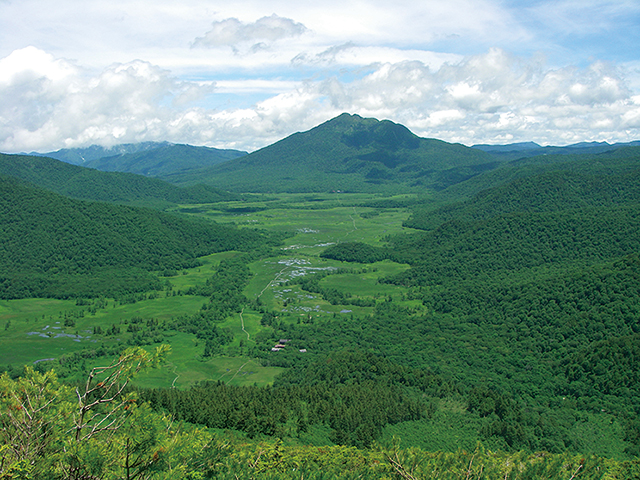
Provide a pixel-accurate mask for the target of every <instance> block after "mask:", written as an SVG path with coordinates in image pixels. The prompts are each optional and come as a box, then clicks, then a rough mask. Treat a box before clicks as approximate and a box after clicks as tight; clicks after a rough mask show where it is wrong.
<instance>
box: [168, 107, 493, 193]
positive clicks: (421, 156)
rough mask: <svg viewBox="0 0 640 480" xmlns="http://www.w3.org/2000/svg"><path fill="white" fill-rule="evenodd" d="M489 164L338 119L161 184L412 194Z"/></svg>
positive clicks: (390, 130)
mask: <svg viewBox="0 0 640 480" xmlns="http://www.w3.org/2000/svg"><path fill="white" fill-rule="evenodd" d="M497 164H498V163H497V162H496V159H495V157H493V156H492V155H490V154H487V153H485V152H482V151H480V150H477V149H472V148H468V147H465V146H463V145H456V144H449V143H446V142H443V141H440V140H434V139H425V138H420V137H418V136H416V135H414V134H413V133H411V132H410V131H409V130H408V129H407V128H406V127H404V126H402V125H399V124H396V123H393V122H390V121H388V120H385V121H378V120H376V119H373V118H362V117H359V116H358V115H349V114H346V113H345V114H342V115H340V116H339V117H336V118H334V119H332V120H329V121H328V122H325V123H323V124H321V125H319V126H317V127H315V128H313V129H311V130H309V131H307V132H300V133H296V134H293V135H291V136H289V137H287V138H285V139H283V140H281V141H279V142H276V143H274V144H273V145H270V146H268V147H265V148H263V149H260V150H258V151H256V152H253V153H251V154H249V155H247V156H246V157H242V158H239V159H236V160H232V161H229V162H225V163H223V164H220V165H217V166H214V167H211V168H207V169H202V170H199V171H197V172H196V171H193V172H191V173H187V174H184V175H183V174H176V175H171V176H166V177H164V178H165V179H166V180H169V181H172V182H175V183H177V184H190V183H193V182H195V181H197V180H199V181H207V182H208V183H210V184H212V185H218V186H221V187H223V188H226V189H229V190H232V191H253V192H313V191H316V192H318V191H331V190H348V191H366V192H374V191H377V192H385V191H386V192H389V191H400V190H404V191H407V190H413V191H418V190H424V189H425V188H434V189H441V188H445V187H446V186H448V185H450V184H453V183H457V182H459V181H462V180H464V179H466V178H468V177H469V176H473V175H476V174H478V173H479V172H482V171H484V170H487V169H491V168H494V167H495V166H497Z"/></svg>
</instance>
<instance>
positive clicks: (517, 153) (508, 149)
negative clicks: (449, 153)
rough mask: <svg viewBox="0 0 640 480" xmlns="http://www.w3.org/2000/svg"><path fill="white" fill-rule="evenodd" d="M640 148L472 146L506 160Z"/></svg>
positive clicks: (599, 144) (607, 145) (598, 144)
mask: <svg viewBox="0 0 640 480" xmlns="http://www.w3.org/2000/svg"><path fill="white" fill-rule="evenodd" d="M632 146H640V141H634V142H626V143H614V144H610V143H607V142H580V143H574V144H573V145H567V146H564V147H556V146H552V145H549V146H546V147H543V146H541V145H538V144H537V143H535V142H522V143H510V144H507V145H488V144H479V145H472V147H471V148H476V149H478V150H482V151H483V152H488V153H491V154H493V155H496V156H498V157H500V158H503V159H505V160H507V159H511V160H513V159H517V158H522V157H533V156H537V155H576V154H598V153H603V152H610V151H613V150H617V149H619V148H622V147H632Z"/></svg>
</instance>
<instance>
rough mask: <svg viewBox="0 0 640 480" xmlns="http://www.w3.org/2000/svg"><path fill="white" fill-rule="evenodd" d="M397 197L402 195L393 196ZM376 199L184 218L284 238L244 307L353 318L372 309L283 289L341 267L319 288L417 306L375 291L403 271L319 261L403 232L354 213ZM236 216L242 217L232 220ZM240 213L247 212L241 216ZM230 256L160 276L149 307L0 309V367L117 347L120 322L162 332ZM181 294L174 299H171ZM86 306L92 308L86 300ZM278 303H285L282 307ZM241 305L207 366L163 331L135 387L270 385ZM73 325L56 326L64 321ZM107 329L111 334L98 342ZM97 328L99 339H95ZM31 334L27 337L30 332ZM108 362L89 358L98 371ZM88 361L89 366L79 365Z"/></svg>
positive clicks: (272, 202)
mask: <svg viewBox="0 0 640 480" xmlns="http://www.w3.org/2000/svg"><path fill="white" fill-rule="evenodd" d="M403 197H406V196H402V197H401V198H403ZM379 199H382V197H379V196H373V195H365V194H344V193H326V194H282V195H278V196H269V197H265V196H247V197H246V198H245V200H244V201H241V202H228V203H224V204H215V205H210V206H207V205H200V206H199V207H198V208H197V209H196V210H197V213H193V212H195V211H196V210H194V209H190V210H189V211H190V212H191V213H190V215H196V216H200V217H204V218H210V219H213V220H215V221H216V222H220V223H235V224H237V225H238V226H240V227H242V228H260V229H265V230H271V231H286V232H290V233H293V234H294V235H293V236H291V237H290V238H288V239H287V240H286V241H285V243H284V245H283V246H282V248H281V249H280V250H279V254H278V255H277V256H274V257H272V258H268V259H262V260H260V261H257V262H254V263H253V264H251V265H250V269H251V271H252V273H253V277H252V278H251V280H250V282H249V284H248V286H247V288H246V289H245V292H244V293H245V295H246V296H247V298H248V299H249V300H250V301H252V302H253V301H254V300H257V299H259V302H260V303H261V305H262V308H266V309H268V310H270V311H278V312H285V313H288V315H283V317H282V318H283V319H285V321H292V322H294V321H297V319H298V318H299V317H300V316H308V315H313V316H315V317H322V316H332V317H333V316H334V315H336V314H337V315H340V312H343V314H344V312H349V313H353V314H354V315H359V314H364V313H368V312H371V309H372V307H357V306H353V305H331V304H329V303H328V302H326V301H325V300H323V299H322V298H321V296H320V295H319V294H316V293H310V292H305V291H303V290H301V289H300V287H299V286H298V285H291V284H290V285H286V284H285V282H286V281H287V280H294V279H295V278H296V276H298V275H313V274H316V273H319V272H326V271H335V269H338V268H347V269H350V270H352V271H353V273H348V274H340V275H330V276H328V277H326V278H324V279H323V280H322V282H321V285H322V286H323V287H327V288H335V289H338V290H341V291H343V292H345V293H348V294H351V295H352V296H355V297H361V298H373V299H378V298H386V297H387V296H388V295H392V296H393V297H394V301H399V302H403V303H406V304H407V305H411V306H416V305H417V304H416V302H415V301H409V300H406V299H405V298H404V294H405V289H403V288H401V287H397V286H393V285H386V284H378V283H377V280H378V278H379V277H384V276H387V275H392V274H395V273H399V272H400V271H402V270H404V269H406V268H408V266H407V265H399V264H395V263H392V262H388V261H385V262H379V263H377V264H373V265H360V264H343V263H341V262H337V261H333V260H327V259H323V258H320V257H319V254H320V253H321V252H322V251H323V250H324V249H325V248H326V247H327V246H328V245H330V244H333V243H338V242H343V241H359V242H365V243H369V244H372V245H376V244H378V245H380V244H381V243H380V242H382V241H383V239H384V238H385V237H386V236H387V235H395V234H399V233H402V232H403V231H404V230H409V229H405V228H403V227H402V222H403V221H404V220H405V219H406V218H407V216H408V212H407V211H405V210H403V209H390V208H387V209H381V210H376V209H374V208H371V207H361V206H358V205H359V204H362V203H364V202H367V201H370V200H379ZM240 209H242V212H243V213H237V212H238V211H239V210H240ZM244 212H249V213H244ZM234 255H237V252H224V253H218V254H214V255H209V256H207V257H203V258H201V261H202V265H201V266H199V267H195V268H191V269H186V270H184V271H180V272H178V275H176V276H174V277H169V278H167V280H168V281H169V282H170V283H171V286H172V291H171V292H169V293H167V292H166V291H161V292H155V294H154V295H152V296H153V297H156V298H152V299H148V300H142V301H138V302H136V303H131V304H119V303H117V302H115V301H114V300H113V299H107V301H106V305H105V306H104V308H98V309H95V312H93V313H92V312H91V305H76V301H75V300H52V299H27V300H12V301H2V302H0V342H1V345H2V348H1V349H0V365H14V366H18V365H24V364H32V363H33V362H35V361H37V360H43V359H51V358H59V357H60V356H61V355H63V354H66V353H71V352H76V351H80V350H82V349H86V348H96V347H97V346H99V345H101V344H104V345H106V346H110V345H113V344H117V343H121V344H122V346H123V348H124V347H125V346H126V342H127V340H128V339H129V338H131V336H132V334H131V333H129V332H127V324H128V323H129V321H130V320H131V318H133V317H142V318H143V319H149V318H154V319H157V320H158V321H159V322H160V325H162V322H163V321H169V320H170V319H171V318H172V317H176V316H179V315H188V314H193V313H195V312H197V311H198V310H199V308H200V307H201V306H202V304H203V303H205V302H206V301H207V298H205V297H197V296H189V295H184V294H182V293H183V292H185V291H186V290H187V289H189V288H190V287H193V286H196V285H200V284H203V283H204V282H205V281H206V280H207V278H209V277H210V276H211V274H212V270H213V269H214V268H215V267H216V266H217V265H218V264H219V262H220V261H221V260H223V259H226V258H230V257H232V256H234ZM177 293H180V294H179V295H175V296H174V294H177ZM92 302H93V301H92ZM285 304H286V305H285ZM251 308H252V307H251V306H247V307H245V309H244V310H243V312H242V314H236V315H233V316H231V317H230V318H228V319H227V320H226V321H225V322H223V323H222V324H220V325H219V326H220V327H222V328H224V327H228V328H230V329H231V331H232V333H233V335H234V341H233V342H232V343H231V344H230V345H229V346H227V347H226V350H225V355H223V356H218V357H214V358H210V359H204V358H203V357H202V353H203V349H204V345H203V344H202V342H199V341H198V339H197V338H196V337H195V335H190V334H185V333H179V332H175V331H169V330H166V329H165V330H163V336H164V343H170V344H171V346H172V354H171V355H170V357H169V358H168V360H167V362H166V363H165V364H164V365H163V366H161V367H160V368H158V369H156V370H153V371H151V372H148V373H145V374H143V375H141V376H140V377H139V378H138V379H137V383H138V384H139V385H141V386H145V387H171V386H173V387H178V388H180V387H182V388H184V387H188V386H189V385H191V384H193V383H195V382H197V381H201V380H221V381H224V382H227V383H229V384H232V385H253V384H257V385H265V384H269V383H272V382H273V379H274V377H275V375H277V374H278V373H279V372H280V371H281V369H279V368H274V367H263V366H261V365H259V364H258V363H257V361H256V360H255V359H252V358H249V357H247V356H246V355H247V351H248V349H247V346H248V345H250V344H251V342H253V341H254V340H253V338H255V336H256V335H257V334H258V333H259V332H260V331H261V330H262V329H264V328H268V327H263V326H262V325H261V324H260V319H261V315H262V314H261V313H259V312H257V311H255V310H252V309H251ZM69 318H72V319H73V323H74V325H73V326H65V319H69ZM113 325H116V326H119V327H120V333H119V334H116V335H106V334H105V333H104V332H105V331H106V330H107V329H109V328H111V327H112V326H113ZM95 327H100V328H101V329H102V331H103V334H94V328H95ZM34 332H35V333H34ZM106 361H108V359H104V358H98V359H97V360H95V362H97V363H98V364H100V365H102V364H104V363H105V362H106ZM88 362H89V360H88Z"/></svg>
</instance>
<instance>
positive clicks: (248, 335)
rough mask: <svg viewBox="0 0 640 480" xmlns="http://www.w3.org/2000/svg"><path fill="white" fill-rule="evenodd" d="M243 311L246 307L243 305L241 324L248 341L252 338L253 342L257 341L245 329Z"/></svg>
mask: <svg viewBox="0 0 640 480" xmlns="http://www.w3.org/2000/svg"><path fill="white" fill-rule="evenodd" d="M243 313H244V307H242V310H240V325H241V326H242V331H243V332H244V333H246V334H247V341H249V340H251V341H252V342H253V343H256V341H255V340H253V339H251V338H250V337H251V335H250V334H249V332H247V331H246V330H245V329H244V317H243V316H242V314H243Z"/></svg>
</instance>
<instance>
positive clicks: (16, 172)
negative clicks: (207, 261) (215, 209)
mask: <svg viewBox="0 0 640 480" xmlns="http://www.w3.org/2000/svg"><path fill="white" fill-rule="evenodd" d="M0 174H2V175H7V176H12V177H16V178H21V179H23V180H26V181H28V182H31V183H33V184H36V185H39V186H41V187H43V188H46V189H48V190H51V191H54V192H57V193H59V194H61V195H66V196H69V197H72V198H78V199H82V200H97V201H102V202H117V203H132V204H145V205H149V206H153V207H155V206H159V207H166V206H167V205H169V204H176V203H210V202H217V201H220V200H229V199H232V198H234V197H233V196H232V195H230V194H228V193H226V192H223V191H220V190H218V189H216V188H214V187H212V186H205V185H193V186H191V187H187V188H179V187H176V186H175V185H171V184H169V183H166V182H163V181H162V180H159V179H154V178H146V177H144V176H142V175H134V174H131V173H117V172H100V171H98V170H94V169H91V168H85V167H79V166H75V165H70V164H68V163H65V162H61V161H59V160H54V159H52V158H47V157H37V156H28V155H5V154H0Z"/></svg>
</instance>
